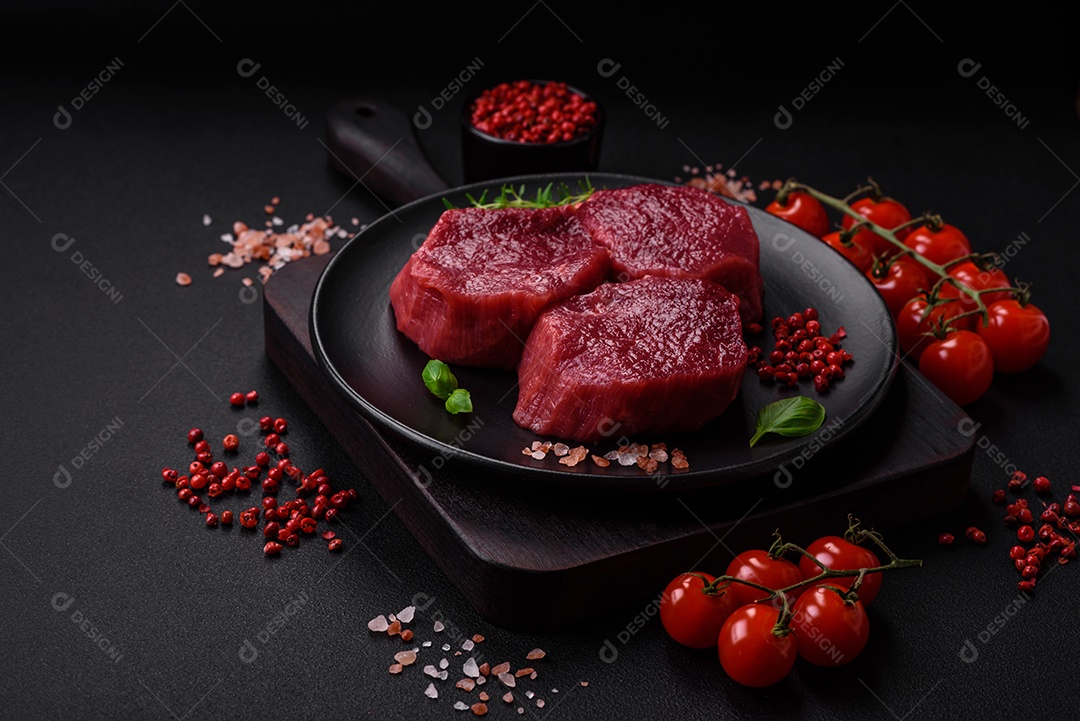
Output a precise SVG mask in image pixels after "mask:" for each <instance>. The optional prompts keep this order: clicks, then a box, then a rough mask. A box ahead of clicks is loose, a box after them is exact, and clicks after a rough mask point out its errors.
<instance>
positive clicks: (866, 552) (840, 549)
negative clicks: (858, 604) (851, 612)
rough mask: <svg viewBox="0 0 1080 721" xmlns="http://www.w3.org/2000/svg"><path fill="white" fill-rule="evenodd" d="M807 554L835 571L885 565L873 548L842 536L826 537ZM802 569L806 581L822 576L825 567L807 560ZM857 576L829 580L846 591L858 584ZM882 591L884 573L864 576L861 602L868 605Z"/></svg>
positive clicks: (817, 541) (810, 548)
mask: <svg viewBox="0 0 1080 721" xmlns="http://www.w3.org/2000/svg"><path fill="white" fill-rule="evenodd" d="M806 552H807V553H809V554H810V555H811V556H813V557H814V558H816V559H817V560H818V561H820V562H821V563H823V564H824V565H825V567H826V568H831V569H832V570H834V571H854V570H858V569H860V568H876V567H878V566H880V565H881V562H880V561H879V560H878V557H877V556H876V555H875V554H874V552H873V551H871V550H870V549H869V548H863V547H862V546H859V545H856V544H854V543H851V542H850V541H848V540H847V539H846V538H843V537H841V536H822V537H821V538H819V539H817V540H816V541H814V542H813V543H811V544H810V545H809V546H807V547H806ZM799 570H800V571H802V575H803V578H804V579H808V578H813V577H814V576H817V575H818V574H819V573H821V567H819V566H818V565H817V564H816V563H814V562H813V561H811V560H810V559H809V558H807V557H805V556H804V557H803V558H802V560H800V561H799ZM855 578H856V577H855V576H845V577H842V578H830V579H827V580H828V583H829V585H831V586H836V587H837V588H842V589H844V590H845V591H846V590H847V589H849V588H851V584H853V583H855ZM879 590H881V571H878V572H877V573H868V574H866V575H865V576H864V577H863V582H862V585H861V586H859V590H858V594H859V600H861V601H862V603H863V605H864V606H869V605H870V602H871V601H873V600H874V599H875V598H877V595H878V591H879Z"/></svg>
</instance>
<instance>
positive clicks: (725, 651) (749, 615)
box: [717, 603, 798, 688]
mask: <svg viewBox="0 0 1080 721" xmlns="http://www.w3.org/2000/svg"><path fill="white" fill-rule="evenodd" d="M779 617H780V611H779V609H777V608H774V607H773V606H771V605H769V604H765V603H753V604H749V605H746V606H743V607H741V608H739V609H737V610H736V611H735V612H734V613H732V614H731V615H730V616H728V619H727V621H725V622H724V626H723V628H721V629H720V636H719V638H718V643H717V645H718V649H717V651H718V655H719V656H720V665H721V666H723V667H724V671H726V672H727V675H728V676H731V678H733V679H734V680H735V681H738V682H739V683H741V684H742V685H743V686H752V687H754V688H762V687H764V686H771V685H773V684H774V683H778V682H779V681H781V680H783V678H784V677H785V676H787V675H788V673H789V672H790V671H791V669H792V667H794V666H795V657H796V656H797V655H798V646H797V643H796V640H795V634H793V633H787V634H785V635H779V636H778V635H776V634H774V633H773V628H774V627H775V626H776V621H777V619H778V618H779Z"/></svg>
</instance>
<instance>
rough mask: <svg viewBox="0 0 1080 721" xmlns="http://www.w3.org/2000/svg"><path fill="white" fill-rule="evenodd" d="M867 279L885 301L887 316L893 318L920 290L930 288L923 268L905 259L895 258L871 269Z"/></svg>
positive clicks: (909, 259) (916, 262)
mask: <svg viewBox="0 0 1080 721" xmlns="http://www.w3.org/2000/svg"><path fill="white" fill-rule="evenodd" d="M867 277H868V278H870V282H872V283H873V284H874V287H875V288H877V291H878V293H880V294H881V297H882V298H884V299H885V305H886V306H888V308H889V315H891V316H892V317H893V318H895V317H896V316H897V314H898V313H899V312H900V309H901V308H903V307H904V304H905V303H907V302H908V301H909V300H911V299H912V298H914V297H915V296H917V295H918V294H919V291H920V290H928V289H929V286H930V283H929V282H928V279H927V273H926V270H924V269H923V266H921V265H919V263H918V261H915V260H912V259H911V258H907V257H903V258H897V259H896V260H894V261H892V262H891V263H889V264H888V265H884V264H880V265H879V266H878V267H875V268H871V270H870V271H869V272H868V273H867Z"/></svg>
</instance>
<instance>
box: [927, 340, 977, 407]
mask: <svg viewBox="0 0 1080 721" xmlns="http://www.w3.org/2000/svg"><path fill="white" fill-rule="evenodd" d="M919 372H920V373H922V374H923V375H924V376H926V378H927V380H929V381H930V382H931V383H933V384H934V385H935V386H937V387H938V389H940V390H941V392H943V393H944V394H945V395H947V396H948V397H949V398H952V399H953V401H954V402H955V403H956V404H957V405H961V406H966V405H967V404H969V403H974V402H975V401H977V400H978V399H979V398H980V397H982V395H983V394H984V393H986V391H987V390H988V389H989V388H990V383H991V382H992V381H993V380H994V357H993V355H991V353H990V346H989V345H987V343H986V341H985V340H983V338H982V336H980V335H979V334H978V333H974V332H972V331H970V330H958V331H955V332H953V333H949V334H948V335H947V336H945V338H944V339H943V340H938V341H934V342H933V343H931V344H930V345H928V346H927V347H926V349H925V350H923V352H922V355H921V356H920V357H919Z"/></svg>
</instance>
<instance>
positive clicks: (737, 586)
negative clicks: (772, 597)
mask: <svg viewBox="0 0 1080 721" xmlns="http://www.w3.org/2000/svg"><path fill="white" fill-rule="evenodd" d="M724 575H725V576H734V577H735V578H741V579H742V580H744V581H752V582H753V583H757V584H760V585H762V586H766V587H768V588H771V589H773V590H778V589H781V588H787V587H788V586H793V585H795V584H796V583H798V582H799V581H801V580H803V577H802V573H801V572H800V571H799V567H798V566H796V565H795V564H794V563H792V562H791V561H789V560H787V559H786V558H774V557H772V556H770V555H769V552H768V551H762V550H759V549H753V550H750V551H743V552H742V553H740V554H739V555H738V556H736V557H735V558H734V560H732V562H731V563H730V564H729V565H728V567H727V571H725V572H724ZM731 590H732V592H734V594H735V597H736V598H737V599H739V603H741V604H747V603H753V602H754V601H757V600H759V599H764V598H768V597H769V595H768V594H767V593H765V592H764V591H759V590H757V589H756V588H753V587H751V586H745V585H743V584H741V583H733V584H731ZM801 591H802V589H797V590H795V591H791V592H790V593H789V594H788V595H789V596H790V597H791V598H795V597H796V596H798V595H799V593H801Z"/></svg>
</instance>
